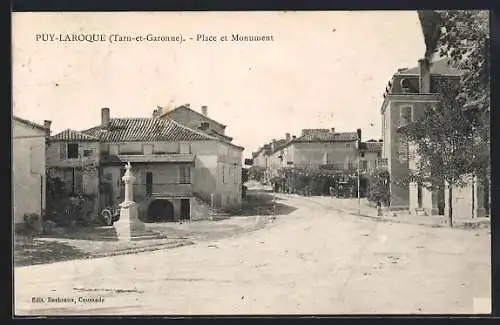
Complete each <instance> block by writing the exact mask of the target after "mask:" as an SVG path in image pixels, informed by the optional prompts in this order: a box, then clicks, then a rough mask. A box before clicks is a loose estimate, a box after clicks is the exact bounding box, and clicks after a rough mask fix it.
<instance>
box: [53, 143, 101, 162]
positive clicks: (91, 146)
mask: <svg viewBox="0 0 500 325" xmlns="http://www.w3.org/2000/svg"><path fill="white" fill-rule="evenodd" d="M68 143H77V144H78V157H79V158H68V156H67V145H68ZM100 148H101V145H100V143H99V142H88V141H81V142H77V141H75V142H70V141H50V143H49V144H48V145H47V166H48V167H79V166H82V165H98V164H99V152H100ZM85 153H87V154H90V155H87V156H86V155H85Z"/></svg>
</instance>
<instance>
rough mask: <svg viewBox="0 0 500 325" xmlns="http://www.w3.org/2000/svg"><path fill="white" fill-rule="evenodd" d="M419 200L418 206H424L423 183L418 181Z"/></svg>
mask: <svg viewBox="0 0 500 325" xmlns="http://www.w3.org/2000/svg"><path fill="white" fill-rule="evenodd" d="M417 201H418V208H419V209H421V208H422V184H421V183H418V184H417Z"/></svg>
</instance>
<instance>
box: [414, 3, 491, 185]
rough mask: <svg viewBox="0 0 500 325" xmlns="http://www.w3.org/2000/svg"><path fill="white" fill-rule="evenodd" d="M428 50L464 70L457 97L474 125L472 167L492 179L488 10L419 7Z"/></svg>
mask: <svg viewBox="0 0 500 325" xmlns="http://www.w3.org/2000/svg"><path fill="white" fill-rule="evenodd" d="M418 16H419V19H420V22H421V26H422V31H423V34H424V39H425V44H426V52H425V57H426V58H427V59H430V58H431V57H432V55H433V54H434V53H439V54H440V55H441V56H447V57H448V58H449V59H450V60H449V63H450V65H451V66H452V67H454V68H457V69H460V70H461V71H462V73H463V74H462V78H461V80H460V89H459V91H458V93H457V97H456V100H457V101H458V102H459V103H460V104H461V105H462V108H463V109H464V110H465V114H464V118H466V119H467V120H468V121H469V123H470V124H471V127H472V132H473V134H472V137H473V139H474V142H473V144H472V151H473V161H474V162H473V170H474V173H475V174H476V175H477V176H479V179H480V180H481V182H482V183H483V185H485V186H486V188H489V183H490V180H489V179H490V177H489V175H490V173H491V164H490V74H489V71H490V35H489V13H488V11H486V10H439V11H430V10H424V11H419V12H418Z"/></svg>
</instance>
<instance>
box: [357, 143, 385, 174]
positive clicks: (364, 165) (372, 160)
mask: <svg viewBox="0 0 500 325" xmlns="http://www.w3.org/2000/svg"><path fill="white" fill-rule="evenodd" d="M382 147H383V142H382V140H380V141H375V140H372V141H366V142H361V143H360V147H359V157H360V166H359V168H360V169H361V170H363V171H371V170H374V169H376V168H377V167H379V161H380V158H382Z"/></svg>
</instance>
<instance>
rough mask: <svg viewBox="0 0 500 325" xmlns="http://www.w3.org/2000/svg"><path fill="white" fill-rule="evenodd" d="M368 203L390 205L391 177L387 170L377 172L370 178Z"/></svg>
mask: <svg viewBox="0 0 500 325" xmlns="http://www.w3.org/2000/svg"><path fill="white" fill-rule="evenodd" d="M368 201H370V202H373V203H378V202H380V203H381V204H382V205H384V206H389V204H390V175H389V171H387V170H375V171H374V172H372V173H371V174H370V175H369V177H368Z"/></svg>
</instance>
